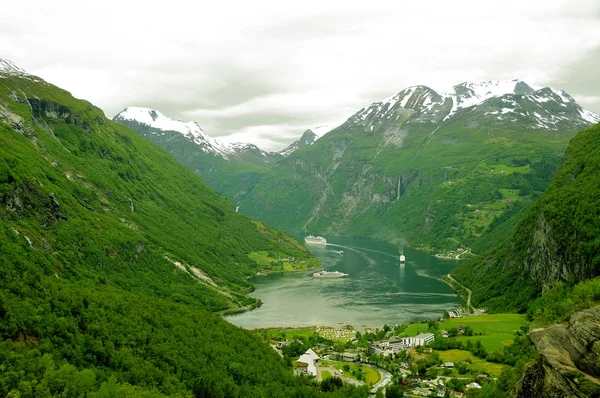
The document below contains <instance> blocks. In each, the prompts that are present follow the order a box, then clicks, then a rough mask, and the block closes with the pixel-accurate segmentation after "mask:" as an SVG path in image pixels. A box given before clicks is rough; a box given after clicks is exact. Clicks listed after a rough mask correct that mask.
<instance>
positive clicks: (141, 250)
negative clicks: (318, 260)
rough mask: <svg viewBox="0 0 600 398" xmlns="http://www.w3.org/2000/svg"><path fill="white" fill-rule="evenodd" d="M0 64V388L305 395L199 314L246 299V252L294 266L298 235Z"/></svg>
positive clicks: (32, 392) (255, 345) (242, 340)
mask: <svg viewBox="0 0 600 398" xmlns="http://www.w3.org/2000/svg"><path fill="white" fill-rule="evenodd" d="M6 65H7V63H4V62H3V63H1V64H0V201H1V203H2V206H0V258H1V262H2V267H0V363H1V364H2V365H1V367H2V372H0V395H2V396H22V397H34V396H65V397H76V396H84V395H87V396H99V397H100V396H163V395H165V396H167V395H170V396H191V395H194V396H198V397H204V396H261V397H262V396H280V397H286V396H293V395H298V394H299V395H302V396H305V395H306V396H315V395H316V394H317V392H316V391H315V389H314V387H313V386H310V385H309V384H308V382H307V381H305V380H302V379H298V378H294V377H292V375H291V372H290V370H288V369H285V367H284V366H283V363H282V362H281V360H280V359H279V357H278V355H277V354H276V353H275V352H274V351H273V350H271V348H270V347H268V346H265V345H264V344H262V343H261V342H260V341H259V340H258V339H257V338H255V337H253V336H251V335H250V334H249V333H247V332H245V331H243V330H241V329H239V328H237V327H234V326H232V325H230V324H229V323H227V322H225V321H223V320H222V319H221V318H219V317H218V316H216V315H214V314H212V313H211V312H214V311H223V310H230V309H238V308H240V307H245V306H251V305H254V304H255V300H254V299H252V298H248V297H247V296H246V293H247V292H248V291H249V290H250V289H251V286H250V285H249V284H248V282H247V281H246V278H247V277H248V276H250V275H253V274H255V273H256V272H257V271H258V270H260V267H259V266H258V265H257V264H256V263H255V262H254V261H252V260H251V259H250V257H249V255H250V254H251V253H252V252H254V251H258V250H261V251H266V252H269V253H270V254H271V255H272V256H273V257H274V258H275V259H276V258H279V257H295V258H296V259H297V260H298V262H297V265H298V266H307V265H309V264H311V263H313V262H314V261H315V260H314V259H313V258H312V257H311V256H310V254H309V253H308V252H307V251H306V249H305V248H304V247H303V245H301V244H300V243H299V242H297V241H296V240H294V239H292V238H291V237H289V236H287V235H285V234H283V233H280V232H278V231H275V230H273V229H271V228H269V227H266V226H264V225H262V224H260V223H258V222H255V221H253V220H250V219H248V218H247V217H246V216H244V215H241V214H239V213H236V212H235V210H234V207H233V203H232V202H231V201H230V200H228V199H225V198H223V197H221V196H219V195H218V194H216V193H214V191H212V190H211V189H209V188H207V187H206V185H205V184H204V183H203V182H202V181H201V180H200V179H199V178H198V177H197V176H195V175H194V174H193V173H192V172H191V171H189V170H187V169H186V168H184V167H183V166H181V165H180V164H179V163H177V162H176V161H175V160H174V159H173V158H172V157H171V156H170V155H169V154H168V153H166V152H165V151H164V150H162V149H160V148H158V147H157V146H156V145H154V144H152V143H150V142H147V141H146V140H144V139H143V138H141V137H139V136H138V135H137V134H136V133H134V132H133V131H131V130H130V129H128V128H127V127H124V126H122V125H119V124H117V123H114V122H111V121H110V120H107V119H106V118H105V117H104V115H103V113H102V112H101V111H100V110H99V109H98V108H95V107H94V106H92V105H91V104H89V103H87V102H85V101H81V100H77V99H75V98H73V97H72V96H71V95H70V94H69V93H67V92H66V91H64V90H61V89H59V88H57V87H54V86H52V85H50V84H48V83H46V82H44V81H42V80H41V79H39V78H37V77H33V76H29V75H27V74H26V73H25V72H23V71H21V70H18V69H15V68H13V67H7V66H6ZM8 65H9V66H10V64H8ZM344 395H345V394H343V393H341V392H340V396H344Z"/></svg>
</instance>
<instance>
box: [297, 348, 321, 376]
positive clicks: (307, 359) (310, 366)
mask: <svg viewBox="0 0 600 398" xmlns="http://www.w3.org/2000/svg"><path fill="white" fill-rule="evenodd" d="M318 360H319V356H318V355H317V354H316V353H315V352H314V351H313V350H312V348H309V349H308V350H306V352H305V353H304V354H302V355H300V358H298V360H297V361H296V364H298V365H299V366H302V367H304V366H306V372H307V373H308V374H310V375H313V376H316V375H317V366H316V365H315V362H317V361H318Z"/></svg>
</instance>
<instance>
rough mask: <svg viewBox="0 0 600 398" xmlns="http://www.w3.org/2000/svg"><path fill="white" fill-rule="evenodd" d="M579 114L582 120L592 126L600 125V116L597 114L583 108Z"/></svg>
mask: <svg viewBox="0 0 600 398" xmlns="http://www.w3.org/2000/svg"><path fill="white" fill-rule="evenodd" d="M579 114H580V115H581V117H582V119H584V120H586V121H588V122H590V123H592V124H596V123H600V115H598V114H597V113H594V112H591V111H588V110H587V109H583V108H581V109H580V110H579Z"/></svg>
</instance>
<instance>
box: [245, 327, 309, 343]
mask: <svg viewBox="0 0 600 398" xmlns="http://www.w3.org/2000/svg"><path fill="white" fill-rule="evenodd" d="M253 332H254V333H257V334H260V335H261V336H263V338H264V339H265V340H267V341H269V340H279V339H282V338H285V339H286V340H293V339H294V338H298V337H300V338H301V339H303V340H306V339H308V337H309V336H310V335H312V334H313V333H314V332H315V328H314V327H309V328H273V329H255V330H253Z"/></svg>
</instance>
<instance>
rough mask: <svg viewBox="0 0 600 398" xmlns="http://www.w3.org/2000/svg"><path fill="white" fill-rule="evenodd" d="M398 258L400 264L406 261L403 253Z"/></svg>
mask: <svg viewBox="0 0 600 398" xmlns="http://www.w3.org/2000/svg"><path fill="white" fill-rule="evenodd" d="M399 260H400V264H405V263H406V257H404V254H401V255H400V258H399Z"/></svg>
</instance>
